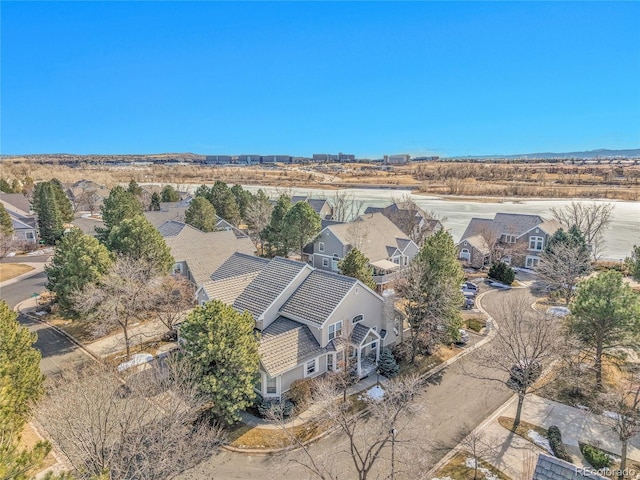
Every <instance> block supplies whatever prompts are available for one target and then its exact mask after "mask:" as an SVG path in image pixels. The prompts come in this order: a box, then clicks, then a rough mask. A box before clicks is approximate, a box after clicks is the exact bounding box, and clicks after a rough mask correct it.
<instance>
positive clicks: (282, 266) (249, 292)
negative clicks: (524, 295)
mask: <svg viewBox="0 0 640 480" xmlns="http://www.w3.org/2000/svg"><path fill="white" fill-rule="evenodd" d="M308 268H309V266H308V265H307V264H306V263H302V262H297V261H295V260H289V259H287V258H281V257H276V258H274V259H272V260H271V261H270V262H269V263H268V264H267V265H266V266H265V267H264V268H263V269H262V271H261V272H260V273H259V274H258V276H257V277H256V278H254V279H253V281H252V282H251V283H250V284H249V285H248V286H247V288H246V289H245V290H244V291H243V292H242V293H241V294H240V296H239V297H238V298H237V299H236V301H235V302H233V306H234V308H235V309H236V310H240V311H244V310H247V311H248V312H249V313H251V314H252V315H253V317H254V318H255V319H256V320H257V319H258V318H259V317H260V315H262V314H263V313H264V312H265V310H267V308H269V306H271V304H272V303H273V302H274V301H275V300H276V299H277V298H278V297H279V296H280V294H281V293H282V292H283V290H284V289H285V288H286V287H287V286H288V285H289V284H290V283H291V282H292V281H293V279H294V278H295V277H296V276H297V275H299V274H300V272H302V270H304V269H308Z"/></svg>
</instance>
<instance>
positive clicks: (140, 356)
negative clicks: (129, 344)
mask: <svg viewBox="0 0 640 480" xmlns="http://www.w3.org/2000/svg"><path fill="white" fill-rule="evenodd" d="M152 360H153V355H151V354H150V353H136V354H135V355H132V356H131V360H129V361H128V362H124V363H121V364H120V365H118V371H119V372H124V371H125V370H129V369H130V368H132V367H136V366H138V365H143V364H145V363H149V362H151V361H152Z"/></svg>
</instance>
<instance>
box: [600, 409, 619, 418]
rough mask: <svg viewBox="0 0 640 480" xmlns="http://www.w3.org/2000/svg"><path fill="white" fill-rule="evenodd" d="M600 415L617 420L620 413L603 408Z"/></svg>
mask: <svg viewBox="0 0 640 480" xmlns="http://www.w3.org/2000/svg"><path fill="white" fill-rule="evenodd" d="M602 416H603V417H607V418H610V419H611V420H619V419H620V415H619V414H617V413H615V412H609V411H607V410H605V411H604V412H602Z"/></svg>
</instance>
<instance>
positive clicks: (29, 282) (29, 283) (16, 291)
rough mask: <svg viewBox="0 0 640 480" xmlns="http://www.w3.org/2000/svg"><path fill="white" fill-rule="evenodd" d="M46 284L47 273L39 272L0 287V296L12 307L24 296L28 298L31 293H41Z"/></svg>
mask: <svg viewBox="0 0 640 480" xmlns="http://www.w3.org/2000/svg"><path fill="white" fill-rule="evenodd" d="M46 286H47V275H46V274H45V273H44V272H40V273H38V274H36V275H34V276H33V277H29V278H26V279H23V280H20V281H19V282H17V283H13V284H11V285H7V286H6V287H0V298H2V300H4V301H6V302H7V304H8V305H9V308H13V307H15V306H16V305H17V304H18V303H20V302H21V301H22V300H24V299H25V298H29V297H30V296H31V295H32V294H33V293H42V292H43V291H44V290H45V287H46Z"/></svg>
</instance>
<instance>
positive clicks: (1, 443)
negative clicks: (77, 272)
mask: <svg viewBox="0 0 640 480" xmlns="http://www.w3.org/2000/svg"><path fill="white" fill-rule="evenodd" d="M16 318H17V314H16V313H15V312H13V311H11V310H10V309H9V307H8V305H7V304H6V303H5V302H4V301H0V478H3V479H11V480H26V479H28V478H31V476H30V475H28V472H29V471H30V470H31V469H32V468H34V467H37V466H39V465H40V464H41V462H42V460H43V459H44V457H45V456H46V455H47V453H49V451H50V450H51V446H50V445H49V444H48V443H47V442H38V443H37V444H36V445H35V446H34V447H33V448H32V449H25V448H24V447H21V446H20V435H21V432H22V428H23V427H24V425H25V423H26V422H27V421H28V420H29V417H30V415H31V411H32V409H33V407H34V406H35V403H36V402H37V401H38V400H39V399H40V398H41V397H42V394H43V393H44V390H43V387H42V383H43V380H44V378H43V376H42V373H41V372H40V352H38V350H36V349H35V348H33V344H34V343H35V341H36V336H35V334H32V333H29V330H27V328H25V327H22V326H20V324H19V323H18V322H17V320H16Z"/></svg>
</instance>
